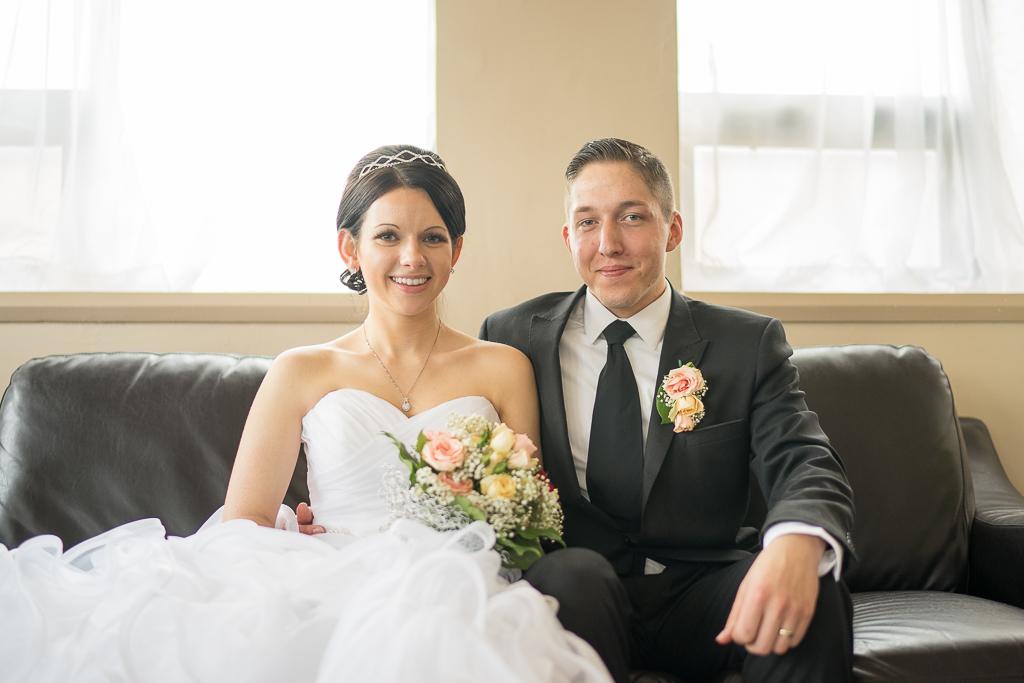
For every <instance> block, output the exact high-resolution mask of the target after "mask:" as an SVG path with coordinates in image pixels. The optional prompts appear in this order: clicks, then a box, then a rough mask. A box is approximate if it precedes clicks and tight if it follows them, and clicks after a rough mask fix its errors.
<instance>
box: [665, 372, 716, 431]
mask: <svg viewBox="0 0 1024 683" xmlns="http://www.w3.org/2000/svg"><path fill="white" fill-rule="evenodd" d="M707 391H708V383H707V382H705V381H704V375H702V374H701V373H700V370H698V369H697V368H696V366H694V364H693V363H687V364H686V365H683V364H682V362H681V361H680V363H679V367H678V368H676V369H675V370H672V371H670V372H669V373H668V374H667V375H665V377H664V379H662V380H661V386H659V387H658V392H657V394H656V403H657V406H658V414H659V415H661V424H663V425H664V424H669V423H672V424H674V425H675V426H674V427H673V428H672V431H674V432H691V431H693V428H694V427H696V426H697V424H698V423H700V421H701V420H703V419H704V402H703V401H702V400H701V399H702V398H704V394H706V393H707Z"/></svg>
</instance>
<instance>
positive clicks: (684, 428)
mask: <svg viewBox="0 0 1024 683" xmlns="http://www.w3.org/2000/svg"><path fill="white" fill-rule="evenodd" d="M674 422H675V426H674V427H673V428H672V431H673V432H677V433H678V432H692V431H693V428H694V426H695V425H694V424H693V416H692V415H676V419H675V420H674Z"/></svg>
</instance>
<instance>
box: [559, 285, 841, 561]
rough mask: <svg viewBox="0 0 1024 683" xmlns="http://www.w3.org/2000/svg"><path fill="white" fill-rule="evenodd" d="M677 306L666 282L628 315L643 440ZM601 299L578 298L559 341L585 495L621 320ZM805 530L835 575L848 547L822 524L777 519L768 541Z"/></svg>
mask: <svg viewBox="0 0 1024 683" xmlns="http://www.w3.org/2000/svg"><path fill="white" fill-rule="evenodd" d="M671 308H672V289H671V287H669V286H668V285H667V284H666V286H665V291H664V292H662V294H661V296H659V297H658V298H657V299H655V300H654V301H653V302H651V303H650V304H649V305H648V306H647V307H646V308H644V309H643V310H642V311H640V312H638V313H636V314H635V315H633V316H631V317H629V318H625V321H626V322H628V323H629V324H630V325H631V326H632V327H633V329H634V330H636V334H635V335H633V336H632V337H630V338H629V339H627V340H626V341H625V343H624V344H623V349H625V351H626V357H627V358H629V364H630V366H631V367H632V368H633V375H634V377H635V378H636V388H637V393H638V398H639V399H640V415H641V417H642V418H643V425H642V428H643V443H644V444H645V445H646V444H647V429H648V425H649V424H650V419H651V410H652V407H653V405H654V392H655V390H656V389H657V385H658V381H659V379H660V378H659V377H658V365H659V362H660V360H661V344H662V340H663V339H664V337H665V326H666V325H667V323H668V316H669V313H670V312H671ZM617 319H618V318H616V316H615V314H613V313H612V312H611V311H609V310H608V309H607V308H605V307H604V305H603V304H602V303H601V302H600V301H598V300H597V297H595V296H594V295H593V294H592V293H591V292H590V290H589V289H588V290H587V293H586V296H584V297H583V299H582V301H581V302H580V303H577V304H576V307H575V308H574V309H573V311H572V313H571V314H570V315H569V320H568V322H567V323H566V325H565V331H564V332H563V333H562V338H561V340H559V342H558V353H559V360H560V362H561V367H562V393H563V396H564V400H565V420H566V426H567V427H568V430H569V447H570V448H571V450H572V459H573V463H574V464H575V466H576V479H577V481H578V482H579V485H580V491H581V492H582V493H583V496H584V497H585V498H587V500H590V497H589V496H588V494H587V453H588V452H589V450H590V423H591V418H592V416H593V413H594V401H595V400H596V399H597V380H598V377H599V376H600V374H601V369H602V368H604V364H605V360H606V359H607V355H608V345H607V344H606V343H605V340H604V337H603V336H602V332H604V328H605V327H607V326H608V325H609V324H610V323H612V322H614V321H615V320H617ZM793 533H797V534H806V535H810V536H816V537H818V538H821V539H822V540H824V541H825V543H826V544H827V545H828V546H830V548H829V549H826V551H825V552H824V553H823V555H822V558H821V562H819V564H818V576H824V575H825V574H826V573H828V572H829V571H832V572H833V573H834V575H835V578H836V580H837V581H838V580H839V572H840V569H841V567H842V564H843V563H842V560H843V555H842V553H843V547H842V546H841V545H839V543H838V542H837V541H836V540H835V539H834V538H832V536H831V535H829V533H828V532H826V531H825V530H824V529H822V528H821V527H817V526H813V525H810V524H804V523H802V522H782V523H779V524H774V525H772V526H771V528H769V529H768V530H767V531H766V532H765V535H764V546H765V547H767V546H768V544H769V543H771V542H772V541H774V540H775V539H776V538H778V537H779V536H782V535H784V534H793ZM664 568H665V567H664V565H662V564H660V563H658V562H655V561H654V560H651V559H649V558H648V560H647V564H646V567H645V570H644V571H645V573H647V574H657V573H659V572H661V571H662V570H663V569H664Z"/></svg>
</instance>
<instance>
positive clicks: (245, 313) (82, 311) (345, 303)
mask: <svg viewBox="0 0 1024 683" xmlns="http://www.w3.org/2000/svg"><path fill="white" fill-rule="evenodd" d="M365 309H366V301H365V300H364V299H363V298H362V297H359V296H357V295H355V294H280V293H274V294H262V293H229V294H225V293H196V294H192V293H136V292H131V293H129V292H24V293H22V292H2V293H0V322H35V323H43V322H89V323H114V322H120V323H123V322H127V323H153V322H175V323H178V322H180V323H358V322H361V321H362V319H363V317H364V316H365V312H366V311H365Z"/></svg>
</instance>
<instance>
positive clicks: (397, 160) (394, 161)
mask: <svg viewBox="0 0 1024 683" xmlns="http://www.w3.org/2000/svg"><path fill="white" fill-rule="evenodd" d="M411 161H422V162H423V163H425V164H427V165H429V166H434V167H436V168H439V169H441V170H442V171H444V172H445V173H447V172H448V169H446V168H445V167H444V164H442V163H441V162H440V161H438V160H437V159H436V158H435V157H433V156H430V155H429V154H417V153H416V152H413V151H412V150H411V149H403V150H402V151H401V152H399V153H398V154H382V155H381V156H379V157H377V158H376V159H374V160H373V162H372V163H369V164H367V165H366V166H363V167H362V169H360V170H359V177H360V178H362V177H363V176H364V175H366V174H367V173H369V172H370V171H375V170H377V169H378V168H385V167H387V166H398V165H399V164H408V163H409V162H411Z"/></svg>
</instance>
